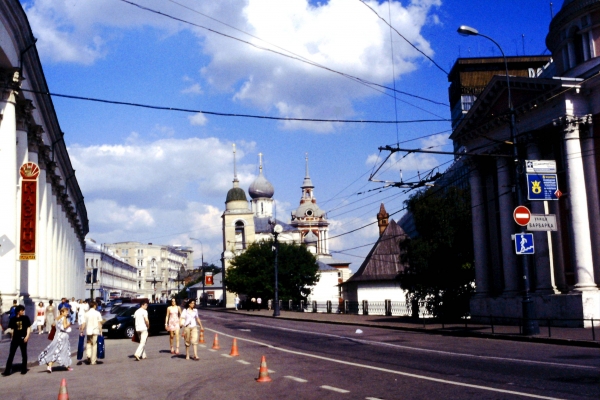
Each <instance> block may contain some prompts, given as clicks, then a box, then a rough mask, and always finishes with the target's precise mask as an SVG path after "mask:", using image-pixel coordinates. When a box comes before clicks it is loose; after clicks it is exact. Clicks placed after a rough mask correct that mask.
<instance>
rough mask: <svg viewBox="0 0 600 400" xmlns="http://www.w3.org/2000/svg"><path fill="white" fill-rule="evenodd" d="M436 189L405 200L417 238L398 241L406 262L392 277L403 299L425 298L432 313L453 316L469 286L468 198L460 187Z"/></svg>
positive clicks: (464, 306)
mask: <svg viewBox="0 0 600 400" xmlns="http://www.w3.org/2000/svg"><path fill="white" fill-rule="evenodd" d="M438 190H439V189H437V188H429V189H427V190H422V191H419V192H417V193H415V194H414V195H412V196H411V197H410V198H409V199H408V200H407V201H406V206H407V209H408V211H409V212H411V213H412V214H413V216H414V220H415V227H416V229H417V231H418V232H419V237H417V238H415V239H411V240H408V241H407V242H405V243H404V246H406V257H407V258H408V264H409V267H408V268H407V269H406V270H405V271H404V272H403V273H401V274H400V275H399V277H398V279H399V280H400V283H401V285H402V287H403V288H405V289H407V290H408V293H407V300H409V301H411V300H418V301H423V302H425V303H426V307H427V309H428V310H429V311H430V312H432V313H433V314H434V315H435V316H438V317H444V318H456V317H460V316H463V315H465V314H467V313H468V312H469V299H470V296H471V293H472V292H473V290H474V285H473V281H474V279H475V271H474V268H473V233H472V229H471V228H472V221H471V201H470V196H469V193H468V192H467V191H466V190H464V189H459V188H454V187H452V188H449V189H448V190H447V191H445V192H444V193H443V194H440V193H436V191H438Z"/></svg>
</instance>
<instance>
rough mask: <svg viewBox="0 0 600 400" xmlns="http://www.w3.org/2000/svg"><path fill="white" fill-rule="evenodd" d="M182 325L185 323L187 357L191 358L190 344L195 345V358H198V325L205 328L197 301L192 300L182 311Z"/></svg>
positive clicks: (184, 335) (187, 358)
mask: <svg viewBox="0 0 600 400" xmlns="http://www.w3.org/2000/svg"><path fill="white" fill-rule="evenodd" d="M181 321H182V323H181V325H183V340H184V343H185V359H186V360H189V359H190V345H193V346H194V360H199V358H198V325H199V326H200V329H202V330H204V327H203V326H202V322H201V321H200V317H198V310H196V301H194V300H190V301H189V302H188V306H187V308H186V309H185V310H183V312H182V313H181Z"/></svg>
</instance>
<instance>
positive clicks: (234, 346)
mask: <svg viewBox="0 0 600 400" xmlns="http://www.w3.org/2000/svg"><path fill="white" fill-rule="evenodd" d="M229 355H230V356H231V357H236V356H239V355H240V353H238V348H237V339H236V338H233V344H232V345H231V353H229Z"/></svg>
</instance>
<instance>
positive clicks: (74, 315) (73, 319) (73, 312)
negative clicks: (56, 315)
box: [70, 297, 79, 325]
mask: <svg viewBox="0 0 600 400" xmlns="http://www.w3.org/2000/svg"><path fill="white" fill-rule="evenodd" d="M70 304H71V325H73V324H75V323H76V322H77V312H78V311H79V304H78V303H77V301H76V300H75V297H72V298H71V303H70Z"/></svg>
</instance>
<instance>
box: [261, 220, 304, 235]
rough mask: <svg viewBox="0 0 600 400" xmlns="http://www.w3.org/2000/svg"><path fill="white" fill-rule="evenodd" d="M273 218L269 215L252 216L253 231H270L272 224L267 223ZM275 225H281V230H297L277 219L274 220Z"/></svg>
mask: <svg viewBox="0 0 600 400" xmlns="http://www.w3.org/2000/svg"><path fill="white" fill-rule="evenodd" d="M270 220H273V218H271V217H254V232H255V233H271V231H272V230H273V226H272V225H271V224H270V223H269V221H270ZM274 221H275V223H276V224H277V225H281V227H282V228H283V232H297V231H298V229H296V228H294V227H293V226H291V225H290V224H286V223H285V222H282V221H280V220H278V219H275V220H274Z"/></svg>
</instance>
